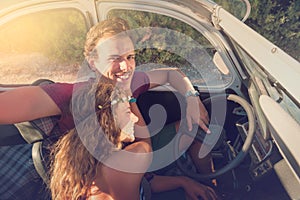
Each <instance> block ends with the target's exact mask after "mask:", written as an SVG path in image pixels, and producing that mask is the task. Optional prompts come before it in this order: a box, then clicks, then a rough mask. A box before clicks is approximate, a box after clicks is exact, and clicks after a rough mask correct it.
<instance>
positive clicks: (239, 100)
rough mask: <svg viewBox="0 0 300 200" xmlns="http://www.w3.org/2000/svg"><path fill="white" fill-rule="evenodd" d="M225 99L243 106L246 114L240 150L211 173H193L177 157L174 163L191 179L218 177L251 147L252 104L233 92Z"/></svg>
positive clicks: (241, 159) (253, 130)
mask: <svg viewBox="0 0 300 200" xmlns="http://www.w3.org/2000/svg"><path fill="white" fill-rule="evenodd" d="M214 98H218V96H215V97H211V98H210V99H211V100H214ZM226 99H227V100H229V101H234V102H236V103H238V104H239V105H241V106H242V107H243V108H244V110H245V112H246V114H247V117H248V123H249V128H248V132H247V137H246V139H245V141H244V144H243V146H242V149H241V151H240V152H239V153H238V154H237V155H236V156H235V157H234V158H233V160H231V161H230V162H229V163H228V164H227V165H225V166H223V167H222V168H220V169H217V170H216V171H215V172H212V173H209V174H199V173H195V172H193V171H192V170H190V169H187V168H186V166H185V165H184V163H183V161H182V159H180V158H179V159H177V161H176V164H177V166H178V168H179V169H180V170H181V171H182V172H183V173H184V174H185V175H187V176H189V177H191V178H193V179H196V180H199V181H203V180H207V179H213V178H216V177H218V176H220V175H222V174H224V173H226V172H228V171H230V170H232V169H234V168H235V167H237V166H238V165H239V164H240V163H241V162H242V161H243V160H244V158H245V157H246V155H247V153H248V151H249V149H250V147H251V144H252V141H253V138H254V132H255V125H256V123H255V116H254V112H253V109H252V106H251V105H250V104H249V103H248V102H247V101H246V100H245V99H243V98H242V97H240V96H237V95H234V94H230V95H227V98H226ZM182 135H184V134H182ZM182 135H181V136H182ZM181 136H180V137H178V138H177V141H176V147H178V146H179V141H180V138H181ZM196 137H197V136H196ZM178 154H179V149H178V148H175V155H178Z"/></svg>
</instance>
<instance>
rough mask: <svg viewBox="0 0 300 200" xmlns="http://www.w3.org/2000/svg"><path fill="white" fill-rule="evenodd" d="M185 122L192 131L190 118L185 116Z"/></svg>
mask: <svg viewBox="0 0 300 200" xmlns="http://www.w3.org/2000/svg"><path fill="white" fill-rule="evenodd" d="M186 122H187V126H188V129H189V131H192V129H193V124H192V119H191V118H190V117H188V116H187V118H186Z"/></svg>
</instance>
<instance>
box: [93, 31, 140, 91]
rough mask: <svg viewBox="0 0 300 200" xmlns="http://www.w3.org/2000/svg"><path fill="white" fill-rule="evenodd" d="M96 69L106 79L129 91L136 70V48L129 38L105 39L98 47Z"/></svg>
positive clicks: (122, 36) (95, 61) (123, 36)
mask: <svg viewBox="0 0 300 200" xmlns="http://www.w3.org/2000/svg"><path fill="white" fill-rule="evenodd" d="M96 48H97V52H98V58H97V59H96V60H94V67H95V68H96V69H97V70H98V71H99V72H100V73H101V74H102V75H104V76H105V77H107V78H109V79H111V80H113V81H114V82H115V83H118V85H121V86H122V87H124V88H127V89H129V87H130V83H131V79H132V75H133V72H134V70H135V53H134V46H133V43H132V41H131V39H130V38H129V37H128V36H125V35H121V36H117V37H111V38H104V39H101V40H100V41H99V42H98V45H97V47H96Z"/></svg>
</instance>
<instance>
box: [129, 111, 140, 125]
mask: <svg viewBox="0 0 300 200" xmlns="http://www.w3.org/2000/svg"><path fill="white" fill-rule="evenodd" d="M130 119H131V121H132V122H133V123H136V122H137V121H139V118H138V117H137V116H136V115H135V114H133V113H131V115H130Z"/></svg>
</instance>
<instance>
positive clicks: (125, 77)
mask: <svg viewBox="0 0 300 200" xmlns="http://www.w3.org/2000/svg"><path fill="white" fill-rule="evenodd" d="M129 76H130V73H125V74H123V75H117V77H118V78H120V79H128V78H129Z"/></svg>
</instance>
